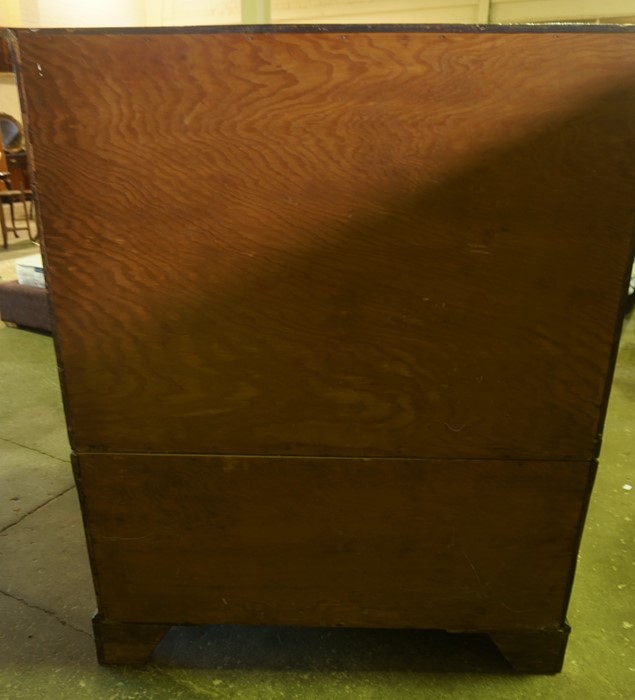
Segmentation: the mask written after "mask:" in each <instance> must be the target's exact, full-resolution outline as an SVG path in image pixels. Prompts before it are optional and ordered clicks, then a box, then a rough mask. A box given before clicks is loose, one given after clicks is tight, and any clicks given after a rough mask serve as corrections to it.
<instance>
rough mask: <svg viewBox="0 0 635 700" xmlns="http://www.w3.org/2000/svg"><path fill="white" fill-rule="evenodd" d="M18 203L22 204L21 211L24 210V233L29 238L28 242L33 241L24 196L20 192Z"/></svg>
mask: <svg viewBox="0 0 635 700" xmlns="http://www.w3.org/2000/svg"><path fill="white" fill-rule="evenodd" d="M20 201H21V202H22V209H24V221H25V223H26V232H27V234H28V236H29V240H30V241H32V240H33V236H32V235H31V223H30V222H29V212H28V210H27V208H26V197H25V196H24V192H20Z"/></svg>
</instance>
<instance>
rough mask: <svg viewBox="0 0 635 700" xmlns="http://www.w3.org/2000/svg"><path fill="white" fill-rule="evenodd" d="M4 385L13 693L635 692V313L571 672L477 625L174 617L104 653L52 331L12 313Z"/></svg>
mask: <svg viewBox="0 0 635 700" xmlns="http://www.w3.org/2000/svg"><path fill="white" fill-rule="evenodd" d="M589 332H592V329H590V330H589ZM0 387H1V394H0V396H1V402H0V700H22V699H23V698H28V699H29V700H35V699H40V698H42V699H45V700H57V699H58V698H59V699H60V700H62V699H63V700H74V699H75V698H82V699H86V698H88V699H93V698H95V699H98V698H104V699H106V698H108V699H109V700H119V699H123V698H131V699H132V698H152V699H154V700H161V699H163V698H170V699H174V698H241V699H244V700H248V699H250V698H254V700H255V699H256V698H257V699H258V700H267V699H269V698H302V699H303V700H311V699H312V698H316V699H317V698H320V699H324V698H326V699H331V698H356V699H357V698H359V699H361V700H364V699H369V700H370V699H377V700H379V699H381V698H386V699H389V698H408V699H409V700H416V699H417V698H434V699H435V700H442V699H443V698H453V699H457V698H458V699H461V700H470V699H471V698H488V699H489V698H496V697H500V698H506V700H512V699H513V698H557V699H558V700H562V699H566V698H576V700H586V699H588V698H633V697H635V647H634V644H633V642H634V640H635V596H634V591H635V538H634V534H635V533H634V528H635V512H634V511H635V508H634V505H635V494H634V493H633V492H632V491H631V490H629V489H628V486H629V485H633V486H635V420H634V418H635V314H633V315H632V316H631V318H630V320H628V321H627V322H626V324H625V327H624V333H623V337H622V343H621V350H620V355H619V359H618V366H617V370H616V375H615V381H614V385H613V391H612V395H611V403H610V409H609V415H608V419H607V424H606V430H605V438H604V447H603V450H602V456H601V464H600V471H599V475H598V479H597V482H596V487H595V491H594V494H593V498H592V502H591V507H590V511H589V515H588V519H587V526H586V532H585V535H584V539H583V544H582V550H581V555H580V561H579V565H578V572H577V577H576V582H575V586H574V591H573V597H572V601H571V606H570V609H569V621H570V623H571V625H572V627H573V633H572V635H571V638H570V642H569V649H568V653H567V658H566V661H565V666H564V671H563V673H562V674H561V675H559V676H521V675H515V674H514V673H512V672H511V671H510V670H509V668H508V667H507V665H506V663H505V662H504V661H503V660H502V657H500V656H499V654H498V652H497V651H496V649H495V648H494V647H493V645H492V644H491V643H490V641H489V640H488V638H486V637H484V636H483V637H482V636H479V635H450V634H446V633H443V632H426V631H420V632H419V631H374V630H373V631H360V630H342V629H339V630H298V629H288V628H281V629H271V628H244V627H243V628H234V627H195V628H173V630H172V631H171V632H170V633H169V634H168V636H167V637H166V638H165V640H164V641H163V642H162V643H161V645H160V646H159V648H158V649H157V651H156V652H155V654H154V656H153V659H152V663H151V664H150V665H149V666H147V667H146V668H142V669H131V668H129V669H126V668H101V667H99V666H98V665H97V663H96V661H95V656H94V648H93V640H92V636H91V629H90V617H91V615H92V613H93V610H94V607H95V603H94V597H93V593H92V586H91V579H90V574H89V570H88V561H87V556H86V552H85V548H84V541H83V530H82V524H81V519H80V513H79V509H78V504H77V497H76V493H75V489H74V486H73V480H72V476H71V470H70V465H69V462H68V454H69V447H68V443H67V439H66V434H65V429H64V418H63V413H62V408H61V404H60V395H59V386H58V381H57V375H56V370H55V359H54V354H53V343H52V340H51V338H50V337H47V336H45V335H39V334H36V333H31V332H28V331H23V330H17V329H8V328H2V329H1V330H0Z"/></svg>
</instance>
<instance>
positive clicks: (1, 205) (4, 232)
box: [0, 202, 9, 249]
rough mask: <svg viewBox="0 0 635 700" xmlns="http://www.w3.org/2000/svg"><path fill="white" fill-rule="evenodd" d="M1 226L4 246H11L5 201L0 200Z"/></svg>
mask: <svg viewBox="0 0 635 700" xmlns="http://www.w3.org/2000/svg"><path fill="white" fill-rule="evenodd" d="M0 228H2V247H3V248H5V249H6V248H8V247H9V237H8V235H7V223H6V221H5V220H4V202H0Z"/></svg>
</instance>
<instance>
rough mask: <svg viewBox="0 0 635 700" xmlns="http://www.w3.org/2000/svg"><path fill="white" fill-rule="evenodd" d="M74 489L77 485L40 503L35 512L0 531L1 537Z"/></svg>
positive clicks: (30, 512)
mask: <svg viewBox="0 0 635 700" xmlns="http://www.w3.org/2000/svg"><path fill="white" fill-rule="evenodd" d="M74 488H75V484H73V485H72V486H69V487H68V488H67V489H64V490H63V491H62V492H61V493H56V494H55V496H51V498H49V499H48V501H44V503H40V505H39V506H37V507H35V508H34V509H33V510H30V511H29V512H28V513H25V514H24V515H23V516H22V517H21V518H20V519H19V520H16V521H15V522H14V523H9V524H8V525H7V526H6V527H3V528H2V529H1V530H0V535H3V534H4V533H5V532H6V531H7V530H10V529H11V528H12V527H15V526H16V525H19V524H20V523H21V522H22V521H23V520H24V519H25V518H28V517H29V516H30V515H33V513H37V512H38V510H41V509H42V508H44V506H47V505H48V504H49V503H52V502H53V501H54V500H55V499H56V498H61V497H62V496H64V495H65V494H67V493H68V492H69V491H72V490H73V489H74Z"/></svg>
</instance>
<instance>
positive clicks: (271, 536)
mask: <svg viewBox="0 0 635 700" xmlns="http://www.w3.org/2000/svg"><path fill="white" fill-rule="evenodd" d="M590 478H591V470H590V469H589V466H588V465H585V464H578V463H570V462H564V463H557V464H553V463H548V462H528V463H520V462H516V463H505V462H481V461H474V460H469V461H465V462H461V461H456V462H454V461H453V462H450V463H447V462H445V461H433V460H430V461H428V460H414V461H408V460H382V459H373V460H366V461H363V460H357V459H337V458H326V459H324V458H322V459H304V458H289V457H286V458H275V457H271V458H266V457H262V458H261V457H210V456H174V455H163V456H162V455H110V454H90V455H81V456H80V457H79V460H78V483H79V484H80V487H81V489H82V491H83V493H84V502H83V506H84V512H85V517H86V527H87V533H88V538H89V542H90V546H91V552H92V562H93V567H94V574H95V577H96V585H97V594H98V605H99V609H100V612H101V613H102V614H103V616H104V618H105V619H106V620H108V621H114V622H117V621H125V622H130V623H134V622H145V623H163V624H166V623H174V624H177V623H180V624H188V623H189V624H197V623H198V624H204V623H248V624H249V623H251V624H283V625H284V624H286V625H318V626H338V625H344V626H362V627H430V628H434V627H438V628H442V629H450V630H455V631H470V630H486V631H487V630H505V631H507V632H511V631H513V630H518V629H521V630H522V629H526V628H535V629H543V628H544V629H547V628H550V629H558V628H559V627H560V626H561V625H562V623H563V622H564V611H565V607H566V604H567V597H568V590H569V584H570V572H571V566H572V563H573V561H574V558H575V554H574V552H575V551H576V548H577V539H578V533H579V528H580V524H581V519H582V517H583V512H584V507H585V503H586V494H587V490H588V487H589V480H590Z"/></svg>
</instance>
